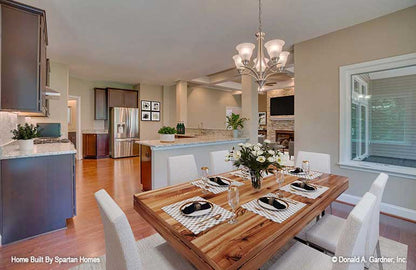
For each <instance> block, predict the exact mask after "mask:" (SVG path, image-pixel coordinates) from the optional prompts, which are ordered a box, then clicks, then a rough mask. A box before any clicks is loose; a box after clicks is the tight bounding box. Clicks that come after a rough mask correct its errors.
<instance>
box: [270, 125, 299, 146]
mask: <svg viewBox="0 0 416 270" xmlns="http://www.w3.org/2000/svg"><path fill="white" fill-rule="evenodd" d="M275 137H276V143H277V144H279V145H282V146H283V149H288V148H289V142H291V141H294V140H295V132H294V131H293V130H284V129H279V130H276V131H275Z"/></svg>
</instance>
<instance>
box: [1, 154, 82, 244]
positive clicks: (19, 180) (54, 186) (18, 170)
mask: <svg viewBox="0 0 416 270" xmlns="http://www.w3.org/2000/svg"><path fill="white" fill-rule="evenodd" d="M0 186H1V190H0V194H1V200H0V213H1V215H0V234H1V236H2V237H1V243H2V244H8V243H11V242H14V241H18V240H22V239H25V238H28V237H33V236H36V235H39V234H43V233H46V232H50V231H54V230H58V229H62V228H65V227H66V219H68V218H72V217H73V216H75V215H76V201H75V198H76V197H75V190H76V188H75V155H74V154H63V155H52V156H39V157H29V158H14V159H5V160H0Z"/></svg>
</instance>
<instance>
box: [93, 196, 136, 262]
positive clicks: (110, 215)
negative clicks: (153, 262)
mask: <svg viewBox="0 0 416 270" xmlns="http://www.w3.org/2000/svg"><path fill="white" fill-rule="evenodd" d="M95 199H96V200H97V203H98V208H99V210H100V214H101V220H102V222H103V225H104V235H105V249H106V269H107V270H138V269H143V267H142V264H141V261H140V258H139V252H138V249H137V246H136V241H135V239H134V235H133V232H132V230H131V227H130V224H129V222H128V220H127V217H126V215H125V214H124V213H123V211H122V210H121V209H120V207H119V206H118V205H117V204H116V202H115V201H114V200H113V199H112V198H111V197H110V195H108V193H107V192H106V191H105V190H104V189H101V190H99V191H97V192H96V193H95Z"/></svg>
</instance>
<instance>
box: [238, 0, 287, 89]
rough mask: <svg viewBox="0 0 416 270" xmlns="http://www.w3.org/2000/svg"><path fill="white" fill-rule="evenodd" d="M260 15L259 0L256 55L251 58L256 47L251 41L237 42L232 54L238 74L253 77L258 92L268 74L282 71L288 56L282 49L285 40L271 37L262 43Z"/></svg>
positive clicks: (263, 34)
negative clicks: (235, 50)
mask: <svg viewBox="0 0 416 270" xmlns="http://www.w3.org/2000/svg"><path fill="white" fill-rule="evenodd" d="M261 15H262V12H261V0H259V30H258V32H257V33H256V37H257V57H256V58H254V59H253V60H251V56H252V54H253V50H254V48H255V47H256V46H255V45H254V44H253V43H241V44H238V45H237V46H236V47H235V48H236V49H237V51H238V54H237V55H234V56H233V60H234V64H235V66H236V68H237V70H238V72H239V74H240V75H249V76H251V77H253V78H254V79H255V80H256V82H257V84H258V85H259V87H258V91H259V92H263V91H264V85H265V84H266V82H267V79H268V78H269V77H270V76H272V75H274V74H277V73H281V72H283V71H284V68H285V65H286V62H287V58H288V56H289V52H287V51H282V48H283V45H285V42H284V41H283V40H281V39H273V40H270V41H268V42H266V43H265V44H264V45H263V43H264V36H265V33H263V32H262V25H261ZM263 46H264V47H265V48H266V50H267V53H268V55H269V57H270V59H268V58H266V57H264V49H263Z"/></svg>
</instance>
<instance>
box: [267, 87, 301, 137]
mask: <svg viewBox="0 0 416 270" xmlns="http://www.w3.org/2000/svg"><path fill="white" fill-rule="evenodd" d="M294 94H295V90H294V89H293V88H289V89H277V90H272V91H267V138H268V139H269V140H270V141H272V142H278V141H277V137H276V136H277V133H278V132H277V131H284V132H291V133H292V135H291V136H292V141H293V140H294V139H293V137H294V135H293V134H294V130H295V120H294V119H276V118H273V117H271V116H270V98H273V97H281V96H290V95H294Z"/></svg>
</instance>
